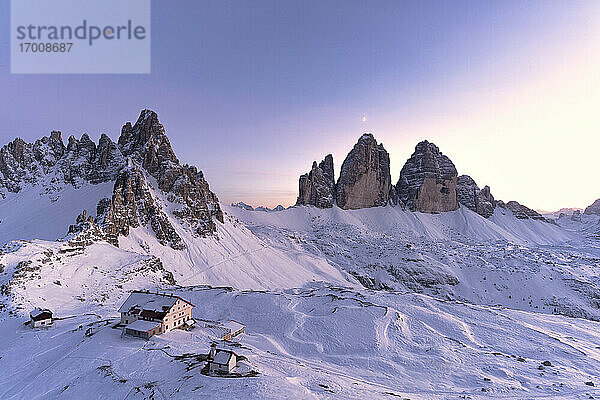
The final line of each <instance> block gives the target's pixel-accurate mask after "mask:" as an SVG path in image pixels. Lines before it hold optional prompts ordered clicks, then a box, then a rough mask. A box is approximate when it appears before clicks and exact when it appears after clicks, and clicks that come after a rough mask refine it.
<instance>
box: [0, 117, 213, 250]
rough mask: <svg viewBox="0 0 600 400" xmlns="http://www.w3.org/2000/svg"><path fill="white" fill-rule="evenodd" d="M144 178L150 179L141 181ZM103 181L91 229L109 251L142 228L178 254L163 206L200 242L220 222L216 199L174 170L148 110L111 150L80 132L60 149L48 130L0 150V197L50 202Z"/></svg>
mask: <svg viewBox="0 0 600 400" xmlns="http://www.w3.org/2000/svg"><path fill="white" fill-rule="evenodd" d="M149 177H152V178H153V179H152V180H151V181H147V178H149ZM104 182H114V187H113V195H112V198H111V199H104V200H101V201H100V203H99V204H98V210H99V212H98V223H97V224H96V223H94V224H93V225H94V229H96V228H98V229H105V230H106V235H107V238H108V240H110V241H111V243H113V244H117V243H118V240H117V237H118V235H119V234H122V235H127V234H128V233H129V227H137V226H140V225H141V226H145V225H146V224H149V226H150V228H151V229H152V230H153V231H154V233H155V234H156V237H157V239H158V240H159V242H160V243H163V244H165V245H169V246H171V247H173V248H175V249H182V248H184V245H183V242H182V241H181V238H180V237H179V235H178V234H177V233H176V232H175V229H174V228H173V224H171V222H170V220H169V217H168V216H167V211H166V210H167V207H166V206H164V205H163V204H164V203H168V209H169V211H168V213H169V214H170V215H172V216H174V217H176V219H177V220H178V221H179V222H180V223H181V225H182V226H183V227H184V228H185V229H189V230H190V231H191V232H193V233H195V234H197V235H200V236H206V235H210V234H213V233H215V232H216V228H217V227H216V221H220V222H223V212H222V211H221V208H220V205H219V200H218V199H217V196H216V195H215V194H214V193H213V192H211V191H210V188H209V185H208V182H206V180H205V179H204V175H203V174H202V172H201V171H198V170H197V169H196V167H193V166H188V165H181V164H180V163H179V160H178V159H177V157H176V156H175V153H174V152H173V150H172V148H171V145H170V142H169V139H168V138H167V136H166V134H165V130H164V127H163V126H162V125H161V124H160V122H159V121H158V116H157V114H156V113H155V112H153V111H150V110H144V111H142V112H141V114H140V116H139V118H138V120H137V122H136V123H135V124H134V125H132V124H131V123H129V122H128V123H126V124H125V125H124V126H123V129H122V131H121V136H120V137H119V141H118V145H117V144H116V143H114V142H113V141H112V140H111V139H110V138H109V137H108V136H107V135H104V134H103V135H101V137H100V140H99V142H98V144H96V143H94V141H92V140H91V139H90V137H89V136H88V135H87V134H85V133H84V134H83V135H82V136H81V138H80V139H76V138H75V137H74V136H71V137H69V139H68V143H67V145H66V146H65V144H64V143H63V141H62V135H61V133H60V132H58V131H53V132H52V133H51V134H50V136H47V137H43V138H41V139H39V140H36V141H35V142H34V143H26V142H25V141H23V140H21V139H19V138H17V139H15V140H13V141H12V142H10V143H8V144H7V145H5V146H3V147H2V148H1V149H0V198H4V197H6V196H7V195H8V194H9V193H11V192H12V193H17V192H19V191H20V190H22V189H23V188H24V187H26V186H40V187H41V190H40V193H41V194H43V195H52V196H53V197H51V201H56V200H57V199H58V198H59V197H60V196H61V191H63V190H64V189H65V187H66V186H69V185H71V186H73V187H75V188H80V187H82V186H83V185H84V184H88V185H95V184H99V183H104ZM154 182H156V183H154ZM163 208H164V211H163ZM91 222H92V221H77V222H76V224H74V225H72V226H71V227H70V230H71V232H70V233H72V234H73V233H78V232H77V231H76V230H77V229H91V227H92V225H91ZM65 228H66V227H65Z"/></svg>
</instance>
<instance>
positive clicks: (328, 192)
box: [296, 154, 336, 208]
mask: <svg viewBox="0 0 600 400" xmlns="http://www.w3.org/2000/svg"><path fill="white" fill-rule="evenodd" d="M298 185H299V194H298V199H297V200H296V205H312V206H315V207H319V208H331V207H333V204H334V202H335V190H336V189H335V180H334V172H333V156H332V155H331V154H328V155H327V156H325V159H323V161H321V162H320V163H319V164H318V165H317V162H316V161H313V164H312V168H311V170H310V172H309V173H308V174H304V175H302V176H300V180H299V183H298Z"/></svg>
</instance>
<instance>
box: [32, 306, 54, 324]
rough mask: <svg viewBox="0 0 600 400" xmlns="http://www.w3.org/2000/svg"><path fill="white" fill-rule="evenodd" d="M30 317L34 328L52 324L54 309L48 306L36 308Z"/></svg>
mask: <svg viewBox="0 0 600 400" xmlns="http://www.w3.org/2000/svg"><path fill="white" fill-rule="evenodd" d="M29 318H30V324H31V327H32V328H39V327H41V326H48V325H52V311H50V310H48V309H46V308H44V309H42V308H36V309H35V310H33V311H32V312H30V313H29Z"/></svg>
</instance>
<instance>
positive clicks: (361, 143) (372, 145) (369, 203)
mask: <svg viewBox="0 0 600 400" xmlns="http://www.w3.org/2000/svg"><path fill="white" fill-rule="evenodd" d="M390 190H391V177H390V156H389V154H388V152H387V151H386V150H385V148H384V147H383V144H377V141H376V140H375V138H374V137H373V135H372V134H370V133H366V134H364V135H362V136H361V138H360V139H359V140H358V143H356V144H355V145H354V148H353V149H352V150H351V151H350V153H349V154H348V156H347V157H346V159H345V160H344V163H343V164H342V170H341V173H340V177H339V179H338V182H337V185H336V191H337V192H336V199H337V205H338V206H339V207H340V208H343V209H358V208H366V207H377V206H385V205H387V204H388V201H389V197H390Z"/></svg>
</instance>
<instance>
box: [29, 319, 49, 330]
mask: <svg viewBox="0 0 600 400" xmlns="http://www.w3.org/2000/svg"><path fill="white" fill-rule="evenodd" d="M51 324H52V319H43V320H41V321H33V320H32V321H31V326H32V327H34V328H39V327H40V326H47V325H51Z"/></svg>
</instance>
